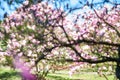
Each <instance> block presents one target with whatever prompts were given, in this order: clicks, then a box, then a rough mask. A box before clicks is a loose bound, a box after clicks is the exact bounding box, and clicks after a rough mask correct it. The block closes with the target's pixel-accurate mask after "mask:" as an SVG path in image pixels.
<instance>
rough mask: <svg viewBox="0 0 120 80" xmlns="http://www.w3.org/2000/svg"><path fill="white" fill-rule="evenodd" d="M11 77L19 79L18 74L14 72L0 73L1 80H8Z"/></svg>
mask: <svg viewBox="0 0 120 80" xmlns="http://www.w3.org/2000/svg"><path fill="white" fill-rule="evenodd" d="M11 77H20V76H19V74H18V73H17V72H15V71H9V72H8V71H5V72H2V73H0V79H1V80H7V79H8V80H9V79H10V78H11Z"/></svg>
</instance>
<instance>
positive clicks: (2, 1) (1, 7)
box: [0, 0, 20, 20]
mask: <svg viewBox="0 0 120 80" xmlns="http://www.w3.org/2000/svg"><path fill="white" fill-rule="evenodd" d="M19 6H20V4H17V3H15V2H13V3H12V5H8V3H7V1H6V0H0V20H2V19H3V15H4V13H6V12H7V13H8V14H9V15H10V14H11V13H12V12H13V11H15V10H16V8H18V7H19Z"/></svg>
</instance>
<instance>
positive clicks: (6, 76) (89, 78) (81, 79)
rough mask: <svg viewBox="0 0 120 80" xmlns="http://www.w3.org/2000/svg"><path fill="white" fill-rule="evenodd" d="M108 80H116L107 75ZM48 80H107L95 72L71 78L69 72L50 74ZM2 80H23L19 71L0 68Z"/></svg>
mask: <svg viewBox="0 0 120 80" xmlns="http://www.w3.org/2000/svg"><path fill="white" fill-rule="evenodd" d="M106 76H107V78H108V80H114V75H106ZM46 79H47V80H106V79H105V77H104V76H102V77H100V76H99V75H98V74H97V73H95V72H79V73H76V74H73V75H72V76H71V77H70V76H69V74H68V71H67V70H65V71H56V72H55V73H49V74H48V75H47V77H46ZM0 80H21V77H20V76H19V74H18V73H17V71H15V70H12V69H10V68H6V67H4V68H0Z"/></svg>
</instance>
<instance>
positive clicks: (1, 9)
mask: <svg viewBox="0 0 120 80" xmlns="http://www.w3.org/2000/svg"><path fill="white" fill-rule="evenodd" d="M8 1H9V0H8ZM19 1H20V0H19ZM21 1H24V0H21ZM79 1H81V2H85V1H86V0H70V5H71V7H78V6H81V5H80V4H79ZM88 1H89V2H90V3H91V2H92V0H88ZM103 1H104V0H93V3H97V2H103ZM109 1H111V2H115V0H109ZM116 1H117V2H118V3H120V0H116ZM0 3H1V4H0V20H2V19H3V15H4V13H5V12H7V13H8V14H11V13H12V12H13V11H14V10H15V9H16V8H18V7H19V6H20V4H19V5H18V4H16V3H15V2H13V3H12V5H11V6H10V5H8V4H7V2H6V0H0ZM15 7H16V8H15Z"/></svg>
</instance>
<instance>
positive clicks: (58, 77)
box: [48, 75, 73, 80]
mask: <svg viewBox="0 0 120 80" xmlns="http://www.w3.org/2000/svg"><path fill="white" fill-rule="evenodd" d="M48 77H49V78H51V79H55V80H73V79H69V78H64V77H61V76H52V75H48Z"/></svg>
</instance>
